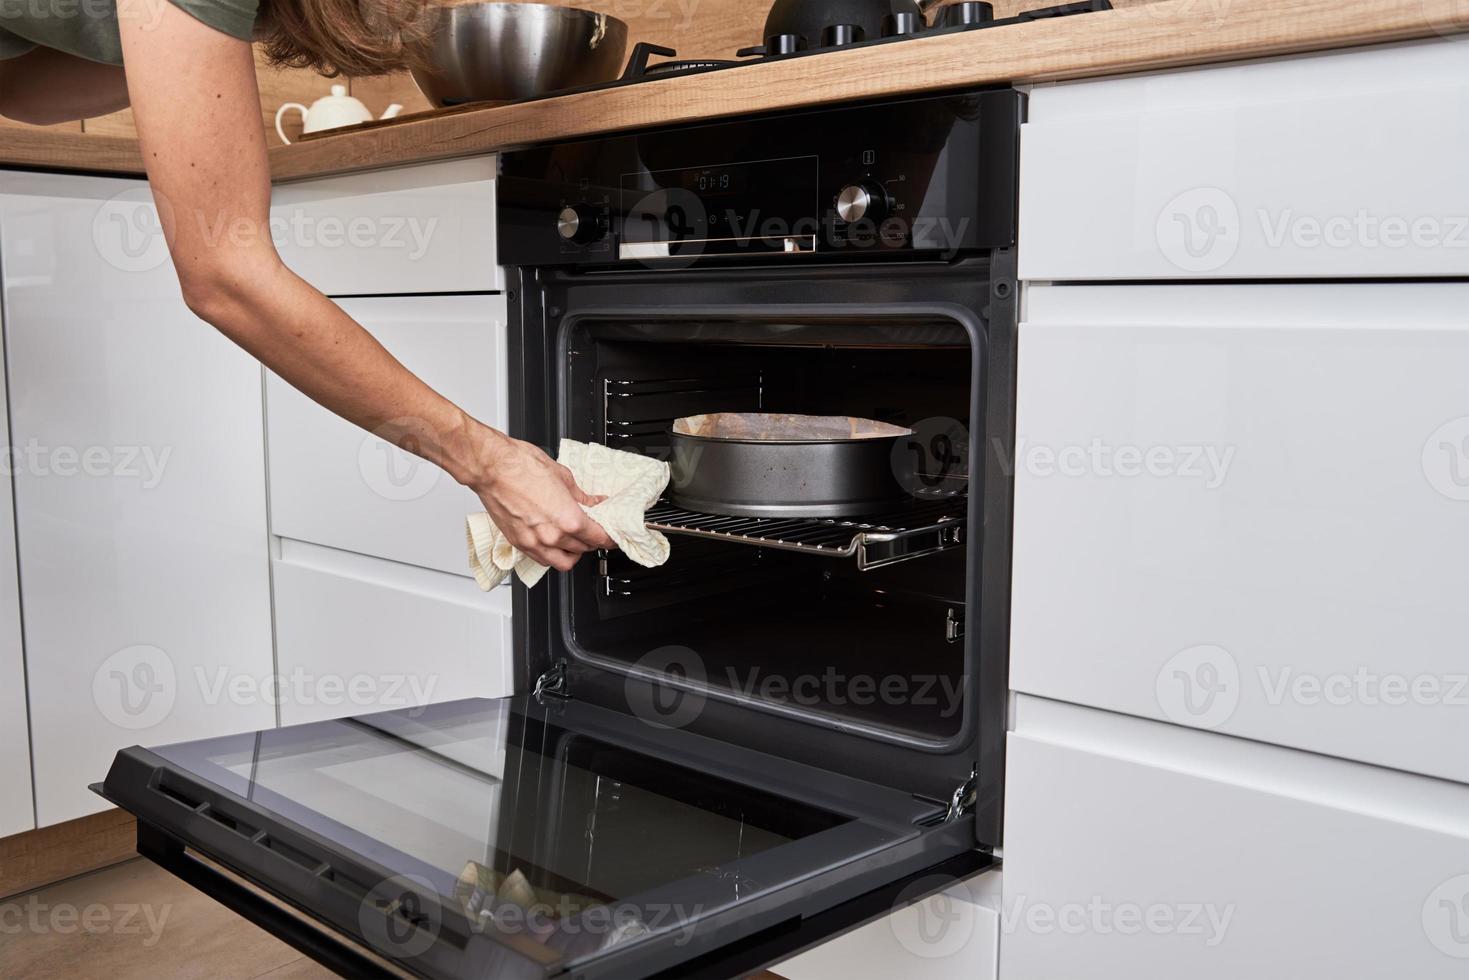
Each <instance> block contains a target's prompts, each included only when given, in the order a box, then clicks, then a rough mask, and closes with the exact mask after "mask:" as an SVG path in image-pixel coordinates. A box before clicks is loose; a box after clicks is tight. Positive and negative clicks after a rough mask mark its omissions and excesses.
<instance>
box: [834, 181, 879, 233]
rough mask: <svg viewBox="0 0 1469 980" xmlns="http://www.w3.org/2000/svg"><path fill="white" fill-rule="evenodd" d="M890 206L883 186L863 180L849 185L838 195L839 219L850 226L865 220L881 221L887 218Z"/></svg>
mask: <svg viewBox="0 0 1469 980" xmlns="http://www.w3.org/2000/svg"><path fill="white" fill-rule="evenodd" d="M890 204H891V202H890V201H889V200H888V192H887V191H886V190H885V189H884V188H883V186H882V185H881V184H879V183H877V182H876V181H872V180H863V181H859V182H858V183H855V184H848V185H847V186H846V187H843V188H842V192H841V193H840V194H838V195H837V217H838V218H841V219H842V221H844V222H845V223H847V224H849V225H850V224H854V223H856V222H858V221H861V220H862V219H864V218H866V219H867V220H868V221H881V220H882V219H883V218H885V217H887V213H888V210H889V207H890Z"/></svg>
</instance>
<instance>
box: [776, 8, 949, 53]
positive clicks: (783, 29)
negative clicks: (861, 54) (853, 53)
mask: <svg viewBox="0 0 1469 980" xmlns="http://www.w3.org/2000/svg"><path fill="white" fill-rule="evenodd" d="M893 14H914V15H916V16H918V17H919V18H922V16H923V10H922V9H921V8H920V7H919V6H918V2H917V0H775V6H773V7H771V8H770V15H769V16H768V17H766V18H765V36H766V37H770V36H772V35H776V34H798V35H800V36H801V37H804V38H805V39H806V41H807V43H808V44H810V45H811V47H813V48H814V47H817V46H818V45H819V44H821V32H822V31H824V30H825V29H826V28H828V27H831V26H833V25H836V24H855V25H857V26H858V27H861V28H862V31H863V34H864V36H865V37H867V38H868V39H869V40H870V39H872V38H878V37H882V36H883V21H884V20H885V19H887V18H888V17H890V16H892V15H893Z"/></svg>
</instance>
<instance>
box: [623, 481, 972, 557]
mask: <svg viewBox="0 0 1469 980" xmlns="http://www.w3.org/2000/svg"><path fill="white" fill-rule="evenodd" d="M968 506H969V498H968V495H967V494H964V493H959V492H953V491H947V492H936V493H934V494H930V495H926V496H925V497H924V498H923V499H919V500H915V501H913V502H912V503H909V504H907V505H905V506H903V507H900V508H895V509H894V510H892V511H890V512H887V513H884V514H878V515H873V516H870V517H845V518H843V517H822V518H776V517H721V516H719V515H717V514H701V513H698V512H696V511H691V510H684V509H683V508H681V507H675V506H674V505H673V504H670V503H668V502H666V501H660V502H659V503H658V504H657V505H655V506H654V507H653V509H652V510H650V511H648V517H647V523H648V526H649V527H651V528H653V529H655V530H658V531H662V532H664V533H665V534H684V535H691V536H694V537H701V538H712V539H716V540H720V541H728V542H731V543H735V544H746V545H751V546H754V547H757V548H775V549H779V550H782V551H796V552H801V553H802V554H808V555H824V556H826V557H828V558H855V559H856V560H857V567H858V568H859V569H861V570H862V571H864V572H865V571H870V570H871V569H874V568H882V567H884V566H886V565H895V564H897V563H898V562H902V561H909V560H911V559H914V558H920V557H922V556H924V555H932V554H937V553H938V552H941V551H948V550H949V549H951V548H958V547H961V546H962V545H963V544H964V542H965V536H964V528H965V517H966V514H967V512H968Z"/></svg>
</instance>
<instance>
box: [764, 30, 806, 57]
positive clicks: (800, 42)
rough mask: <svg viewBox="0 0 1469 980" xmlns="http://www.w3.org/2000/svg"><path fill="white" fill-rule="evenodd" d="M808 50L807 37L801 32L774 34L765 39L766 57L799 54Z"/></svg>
mask: <svg viewBox="0 0 1469 980" xmlns="http://www.w3.org/2000/svg"><path fill="white" fill-rule="evenodd" d="M805 50H806V39H805V38H804V37H802V36H801V35H800V34H772V35H770V36H769V37H767V38H766V39H765V57H767V58H775V57H778V56H780V55H783V54H798V53H800V52H802V51H805Z"/></svg>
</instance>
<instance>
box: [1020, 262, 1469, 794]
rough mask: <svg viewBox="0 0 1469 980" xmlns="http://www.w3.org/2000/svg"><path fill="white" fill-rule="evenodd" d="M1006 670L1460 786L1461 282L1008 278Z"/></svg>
mask: <svg viewBox="0 0 1469 980" xmlns="http://www.w3.org/2000/svg"><path fill="white" fill-rule="evenodd" d="M1019 358H1020V369H1019V380H1018V393H1019V394H1018V398H1019V406H1018V422H1017V432H1018V441H1017V463H1016V489H1015V549H1014V554H1015V559H1014V588H1013V616H1012V634H1011V642H1012V652H1011V686H1012V687H1013V688H1015V689H1016V690H1018V691H1022V692H1026V693H1030V694H1036V695H1042V696H1044V697H1048V698H1054V699H1058V700H1062V701H1070V702H1074V703H1078V704H1087V705H1092V706H1095V707H1100V708H1106V709H1110V710H1114V711H1119V712H1125V713H1128V714H1133V715H1141V716H1147V717H1152V718H1156V719H1159V720H1164V721H1172V722H1175V723H1178V724H1182V725H1191V726H1194V727H1202V728H1211V729H1217V730H1219V731H1222V732H1227V733H1231V734H1235V735H1242V736H1245V737H1248V738H1252V739H1259V740H1261V741H1265V742H1271V743H1275V744H1279V745H1287V746H1294V747H1297V748H1302V749H1309V750H1312V751H1316V752H1321V753H1326V754H1330V755H1335V756H1341V757H1344V758H1349V759H1358V760H1362V761H1365V762H1370V763H1374V764H1377V765H1382V766H1390V767H1394V768H1398V769H1404V770H1408V771H1411V772H1417V773H1423V774H1426V775H1431V776H1440V777H1444V778H1447V779H1453V780H1457V781H1459V782H1463V783H1469V756H1466V755H1465V753H1464V752H1463V751H1462V747H1463V746H1464V745H1465V744H1469V661H1466V658H1465V656H1464V642H1463V636H1464V631H1463V610H1464V596H1465V595H1469V563H1466V562H1465V561H1464V560H1463V556H1464V555H1465V554H1466V553H1469V383H1466V379H1469V284H1464V283H1425V284H1334V285H1288V286H1287V285H1278V286H1264V285H1252V286H1243V285H1238V286H1230V285H1220V286H1184V285H1177V286H1171V285H1157V286H1099V287H1087V286H1052V287H1044V288H1042V287H1032V288H1031V289H1029V290H1028V293H1027V297H1026V312H1025V316H1024V322H1023V323H1022V325H1021V328H1020V339H1019Z"/></svg>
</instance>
